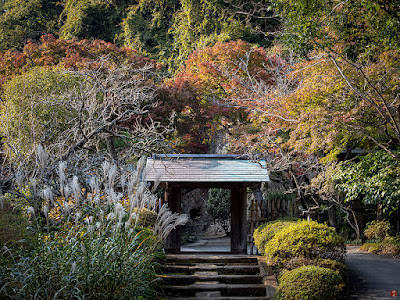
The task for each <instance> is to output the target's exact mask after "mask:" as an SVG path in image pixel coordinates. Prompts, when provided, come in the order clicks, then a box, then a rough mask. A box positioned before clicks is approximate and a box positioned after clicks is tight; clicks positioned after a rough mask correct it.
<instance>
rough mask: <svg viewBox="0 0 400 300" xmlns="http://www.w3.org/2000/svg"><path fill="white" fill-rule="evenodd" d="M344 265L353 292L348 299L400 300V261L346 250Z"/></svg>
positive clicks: (355, 250)
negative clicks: (347, 269) (347, 271)
mask: <svg viewBox="0 0 400 300" xmlns="http://www.w3.org/2000/svg"><path fill="white" fill-rule="evenodd" d="M346 264H347V265H348V267H349V279H350V283H351V284H352V286H353V291H352V293H351V294H350V297H349V299H351V300H355V299H360V300H364V299H400V260H399V259H394V258H387V257H382V256H379V255H375V254H368V253H364V252H362V251H360V250H359V247H355V246H350V247H348V248H347V254H346ZM396 293H397V296H396Z"/></svg>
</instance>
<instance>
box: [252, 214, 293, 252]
mask: <svg viewBox="0 0 400 300" xmlns="http://www.w3.org/2000/svg"><path fill="white" fill-rule="evenodd" d="M294 222H295V220H289V219H288V220H276V221H272V222H268V223H265V224H262V225H261V226H259V227H258V228H257V229H256V230H254V233H253V238H254V244H255V245H256V247H257V249H258V251H259V252H260V253H261V254H262V255H264V254H265V252H264V248H265V245H266V243H267V242H268V241H269V240H271V239H272V238H273V237H274V236H275V234H276V233H277V232H279V231H280V230H281V229H282V228H285V227H286V226H289V225H292V224H293V223H294Z"/></svg>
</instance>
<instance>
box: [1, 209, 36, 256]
mask: <svg viewBox="0 0 400 300" xmlns="http://www.w3.org/2000/svg"><path fill="white" fill-rule="evenodd" d="M28 226H30V223H29V222H28V220H27V219H26V216H24V215H23V212H22V211H21V210H20V209H18V208H13V207H11V206H10V205H8V203H5V205H4V207H3V209H0V249H1V248H3V246H5V245H6V246H7V245H8V244H9V243H12V242H17V241H20V240H28V239H30V238H32V236H33V234H32V233H30V232H29V231H27V230H26V228H27V227H28ZM8 247H9V246H8Z"/></svg>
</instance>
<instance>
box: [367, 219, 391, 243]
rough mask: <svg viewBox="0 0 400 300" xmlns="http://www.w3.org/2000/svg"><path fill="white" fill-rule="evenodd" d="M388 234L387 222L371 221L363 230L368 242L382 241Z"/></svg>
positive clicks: (388, 226)
mask: <svg viewBox="0 0 400 300" xmlns="http://www.w3.org/2000/svg"><path fill="white" fill-rule="evenodd" d="M389 233H390V223H389V222H388V221H377V220H375V221H372V222H369V223H368V224H367V227H366V228H365V230H364V234H365V236H366V237H367V238H368V239H370V240H375V241H383V240H384V239H385V238H386V237H388V236H389Z"/></svg>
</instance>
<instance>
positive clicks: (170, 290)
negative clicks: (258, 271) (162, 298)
mask: <svg viewBox="0 0 400 300" xmlns="http://www.w3.org/2000/svg"><path fill="white" fill-rule="evenodd" d="M162 290H163V292H164V294H165V295H166V296H175V297H177V296H178V297H182V296H183V297H195V296H196V294H197V293H201V292H220V293H221V296H228V297H231V296H242V297H249V296H266V289H265V286H264V285H263V284H224V283H216V282H209V283H207V282H196V283H194V284H191V285H186V286H180V285H166V286H163V287H162Z"/></svg>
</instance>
